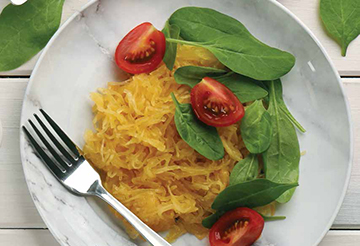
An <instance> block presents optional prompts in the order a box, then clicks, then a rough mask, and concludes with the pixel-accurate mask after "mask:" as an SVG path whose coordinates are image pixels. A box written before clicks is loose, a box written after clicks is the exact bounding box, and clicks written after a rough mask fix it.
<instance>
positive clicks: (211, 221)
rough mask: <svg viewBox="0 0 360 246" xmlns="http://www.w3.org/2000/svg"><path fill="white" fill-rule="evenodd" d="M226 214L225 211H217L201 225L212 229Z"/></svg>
mask: <svg viewBox="0 0 360 246" xmlns="http://www.w3.org/2000/svg"><path fill="white" fill-rule="evenodd" d="M224 214H225V212H224V211H216V212H215V213H213V214H212V215H209V216H208V217H206V218H205V219H203V221H202V222H201V224H202V225H203V227H205V228H208V229H210V228H211V227H212V226H213V225H214V224H215V223H216V221H218V220H219V219H220V217H221V216H223V215H224Z"/></svg>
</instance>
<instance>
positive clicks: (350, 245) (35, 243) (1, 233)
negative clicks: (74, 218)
mask: <svg viewBox="0 0 360 246" xmlns="http://www.w3.org/2000/svg"><path fill="white" fill-rule="evenodd" d="M359 241H360V232H359V231H330V232H329V233H328V234H327V235H326V236H325V238H324V239H323V241H322V242H321V243H320V244H319V246H339V245H341V246H358V245H359ZM0 245H1V246H8V245H12V246H23V245H26V246H40V245H46V246H59V244H58V242H56V240H55V239H54V238H53V236H52V235H51V233H50V232H49V231H48V230H0Z"/></svg>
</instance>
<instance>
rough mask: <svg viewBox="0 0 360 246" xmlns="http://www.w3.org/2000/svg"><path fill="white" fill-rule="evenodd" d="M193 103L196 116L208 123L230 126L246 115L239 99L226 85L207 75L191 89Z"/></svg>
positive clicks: (217, 125)
mask: <svg viewBox="0 0 360 246" xmlns="http://www.w3.org/2000/svg"><path fill="white" fill-rule="evenodd" d="M190 97H191V105H192V107H193V109H194V112H195V114H196V116H197V117H198V118H199V120H201V121H202V122H204V123H205V124H207V125H210V126H215V127H221V126H230V125H232V124H234V123H236V122H237V121H239V120H241V118H242V117H244V114H245V110H244V107H243V105H242V104H241V102H240V101H239V99H238V98H237V97H236V96H235V95H234V93H233V92H232V91H231V90H230V89H229V88H227V87H226V86H225V85H223V84H221V83H220V82H218V81H216V80H215V79H212V78H209V77H205V78H203V79H202V81H201V82H200V83H198V84H197V85H195V86H194V87H193V88H192V90H191V94H190Z"/></svg>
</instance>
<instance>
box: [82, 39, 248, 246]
mask: <svg viewBox="0 0 360 246" xmlns="http://www.w3.org/2000/svg"><path fill="white" fill-rule="evenodd" d="M186 65H196V66H210V67H217V68H222V65H221V64H220V63H219V62H218V60H217V59H216V58H215V57H214V56H213V55H212V54H211V53H209V52H208V51H206V50H205V49H202V48H196V47H190V46H179V49H178V56H177V59H176V62H175V69H176V68H177V67H181V66H186ZM175 69H174V71H175ZM173 73H174V72H170V71H169V70H168V69H167V68H166V66H165V65H164V64H163V65H161V66H160V67H159V68H158V69H156V70H155V71H153V72H151V73H150V74H138V75H134V76H133V77H131V78H129V79H128V80H127V81H125V82H122V83H115V82H110V83H108V87H107V88H101V89H99V90H98V92H94V93H92V94H91V99H92V100H93V101H94V106H93V113H94V120H93V123H94V129H95V131H90V130H88V131H86V133H85V146H84V148H83V149H84V154H85V157H86V158H87V159H88V160H90V161H91V162H92V164H93V165H94V167H95V168H96V169H97V170H99V172H100V173H101V177H102V180H103V184H104V186H105V188H106V189H107V190H108V191H109V192H110V193H111V194H113V195H114V196H115V197H116V198H117V199H118V200H119V201H121V202H122V203H123V204H124V205H125V206H126V207H128V208H129V209H130V210H131V211H132V212H134V213H135V214H136V215H137V216H138V217H139V218H140V219H141V220H143V221H144V222H145V223H146V224H148V225H149V226H150V227H151V228H152V229H154V230H156V231H166V230H169V234H168V238H167V239H168V240H170V241H173V240H175V239H176V238H177V237H179V236H181V235H182V234H184V233H185V232H190V233H192V234H194V235H195V236H197V237H198V238H203V237H204V236H206V234H207V229H205V228H203V227H202V226H201V221H202V219H204V218H205V217H206V216H208V215H209V214H210V213H211V212H212V210H211V203H212V202H213V200H214V199H215V197H216V195H217V194H218V193H219V192H221V191H222V190H223V189H225V187H226V186H227V185H228V180H229V174H230V171H231V170H232V168H233V167H234V165H235V163H236V162H237V161H239V160H240V159H242V158H243V154H242V153H243V152H244V151H242V150H240V149H241V148H244V144H243V143H242V142H241V138H240V137H239V126H238V125H237V124H235V125H232V126H229V127H225V128H221V129H218V131H219V134H220V136H221V140H222V141H223V143H224V146H225V151H226V154H225V157H224V158H223V159H222V160H219V161H211V160H208V159H206V158H204V157H203V156H201V155H199V154H198V153H197V152H196V151H195V150H194V149H192V148H191V147H190V146H188V145H187V144H186V143H185V142H184V141H183V140H182V139H181V137H180V136H179V134H178V132H177V130H176V126H175V123H174V113H175V106H174V104H173V102H172V100H171V97H170V93H171V92H174V93H175V95H176V97H177V98H178V99H179V100H180V101H181V102H183V103H186V102H189V99H190V95H189V89H190V88H189V87H187V86H185V85H179V84H177V83H176V82H175V80H174V78H173ZM124 224H125V225H126V227H127V231H128V233H129V235H130V236H131V237H136V236H138V234H137V233H136V231H135V230H133V229H132V228H131V227H130V225H129V224H128V223H126V222H125V223H124Z"/></svg>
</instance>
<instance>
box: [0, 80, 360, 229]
mask: <svg viewBox="0 0 360 246" xmlns="http://www.w3.org/2000/svg"><path fill="white" fill-rule="evenodd" d="M27 81H28V79H0V95H1V97H0V119H1V121H2V124H3V127H4V139H3V144H2V146H1V147H0V157H1V158H0V194H1V195H2V197H6V199H0V228H17V227H19V228H20V227H21V228H27V227H29V228H31V227H33V228H43V227H45V225H44V223H43V222H42V220H41V218H40V217H39V215H38V213H37V210H36V208H35V207H34V205H33V203H32V201H31V198H30V195H29V193H28V190H27V187H26V183H25V180H24V176H23V171H22V167H21V161H20V153H19V121H20V111H21V105H22V98H23V94H24V91H25V88H26V85H27ZM343 81H344V87H345V91H346V93H347V95H348V98H349V102H350V106H351V113H352V119H353V123H354V133H355V150H357V149H360V98H359V97H358V95H360V78H359V79H343ZM359 211H360V152H358V151H355V156H354V163H353V171H352V176H351V181H350V186H349V190H348V192H347V196H346V198H345V201H344V204H343V206H342V208H341V210H340V213H339V215H338V217H337V218H336V220H335V223H334V228H357V229H360V213H359Z"/></svg>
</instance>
